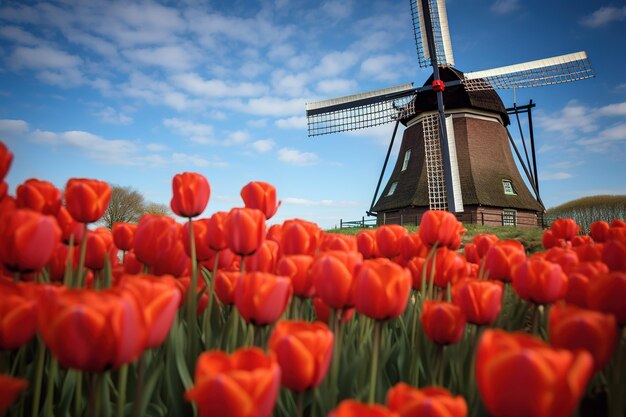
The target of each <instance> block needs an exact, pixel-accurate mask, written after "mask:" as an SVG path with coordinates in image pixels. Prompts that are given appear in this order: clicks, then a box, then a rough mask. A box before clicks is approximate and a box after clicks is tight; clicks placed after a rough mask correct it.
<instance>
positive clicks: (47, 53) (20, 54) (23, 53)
mask: <svg viewBox="0 0 626 417" xmlns="http://www.w3.org/2000/svg"><path fill="white" fill-rule="evenodd" d="M9 62H10V63H11V65H13V66H14V67H15V68H17V69H21V68H29V69H46V68H54V69H67V68H75V67H77V66H79V65H80V64H81V63H82V61H81V59H80V58H79V57H77V56H74V55H71V54H68V53H67V52H65V51H62V50H59V49H54V48H51V47H48V46H38V47H33V48H29V47H25V46H19V47H17V48H15V50H14V51H13V53H12V54H11V56H10V57H9Z"/></svg>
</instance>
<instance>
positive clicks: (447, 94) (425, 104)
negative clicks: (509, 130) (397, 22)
mask: <svg viewBox="0 0 626 417" xmlns="http://www.w3.org/2000/svg"><path fill="white" fill-rule="evenodd" d="M439 77H440V78H441V80H442V81H444V82H449V81H459V80H462V79H463V73H462V72H461V71H459V70H457V69H456V68H452V67H447V68H440V69H439ZM433 79H434V76H433V75H431V76H430V77H429V78H428V80H426V82H425V83H424V86H429V85H431V84H432V82H433ZM443 100H444V106H445V108H446V109H458V108H468V107H470V108H476V109H480V110H486V111H489V112H494V113H498V114H499V115H500V117H501V118H502V122H503V123H504V125H505V126H507V125H508V124H509V123H510V121H509V116H508V114H507V112H506V107H504V104H503V103H502V100H501V99H500V96H499V95H498V93H496V92H495V90H493V89H489V90H479V91H467V90H465V86H464V85H463V84H459V85H455V86H451V87H446V89H445V90H444V92H443ZM413 105H414V106H415V113H416V114H419V113H422V112H425V111H433V110H437V96H436V94H435V92H434V91H432V90H428V91H422V92H421V93H418V94H417V95H416V97H415V99H414V100H413ZM413 117H415V116H414V115H412V116H410V117H408V118H406V119H404V120H402V122H403V123H404V124H406V123H407V122H408V121H409V120H410V119H412V118H413Z"/></svg>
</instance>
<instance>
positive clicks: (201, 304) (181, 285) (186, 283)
mask: <svg viewBox="0 0 626 417" xmlns="http://www.w3.org/2000/svg"><path fill="white" fill-rule="evenodd" d="M176 286H177V287H178V290H179V291H180V294H181V297H180V304H179V305H178V307H179V308H180V307H182V306H183V303H184V301H185V300H187V299H188V292H189V290H190V287H191V278H190V277H188V276H185V277H181V278H177V279H176ZM196 298H198V305H197V307H196V314H197V315H200V314H202V313H204V310H206V308H207V305H208V304H209V297H208V295H207V291H206V284H205V282H204V280H201V279H199V280H198V283H197V284H196Z"/></svg>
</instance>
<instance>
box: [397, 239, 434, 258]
mask: <svg viewBox="0 0 626 417" xmlns="http://www.w3.org/2000/svg"><path fill="white" fill-rule="evenodd" d="M428 251H429V249H428V248H427V247H426V245H424V242H422V238H421V237H420V235H419V233H411V234H410V235H406V236H404V237H403V238H402V240H401V241H400V255H401V256H402V258H403V259H404V260H406V261H408V260H410V259H412V258H415V257H416V256H420V257H422V258H425V257H426V256H428Z"/></svg>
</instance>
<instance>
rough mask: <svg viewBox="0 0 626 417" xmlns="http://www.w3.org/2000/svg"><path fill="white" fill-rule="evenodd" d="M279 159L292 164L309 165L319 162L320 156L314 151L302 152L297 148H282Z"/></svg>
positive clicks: (279, 151)
mask: <svg viewBox="0 0 626 417" xmlns="http://www.w3.org/2000/svg"><path fill="white" fill-rule="evenodd" d="M278 159H279V160H281V161H283V162H286V163H288V164H291V165H297V166H307V165H314V164H315V163H317V160H318V157H317V155H316V154H314V153H312V152H301V151H299V150H297V149H291V148H281V149H279V150H278Z"/></svg>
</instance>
